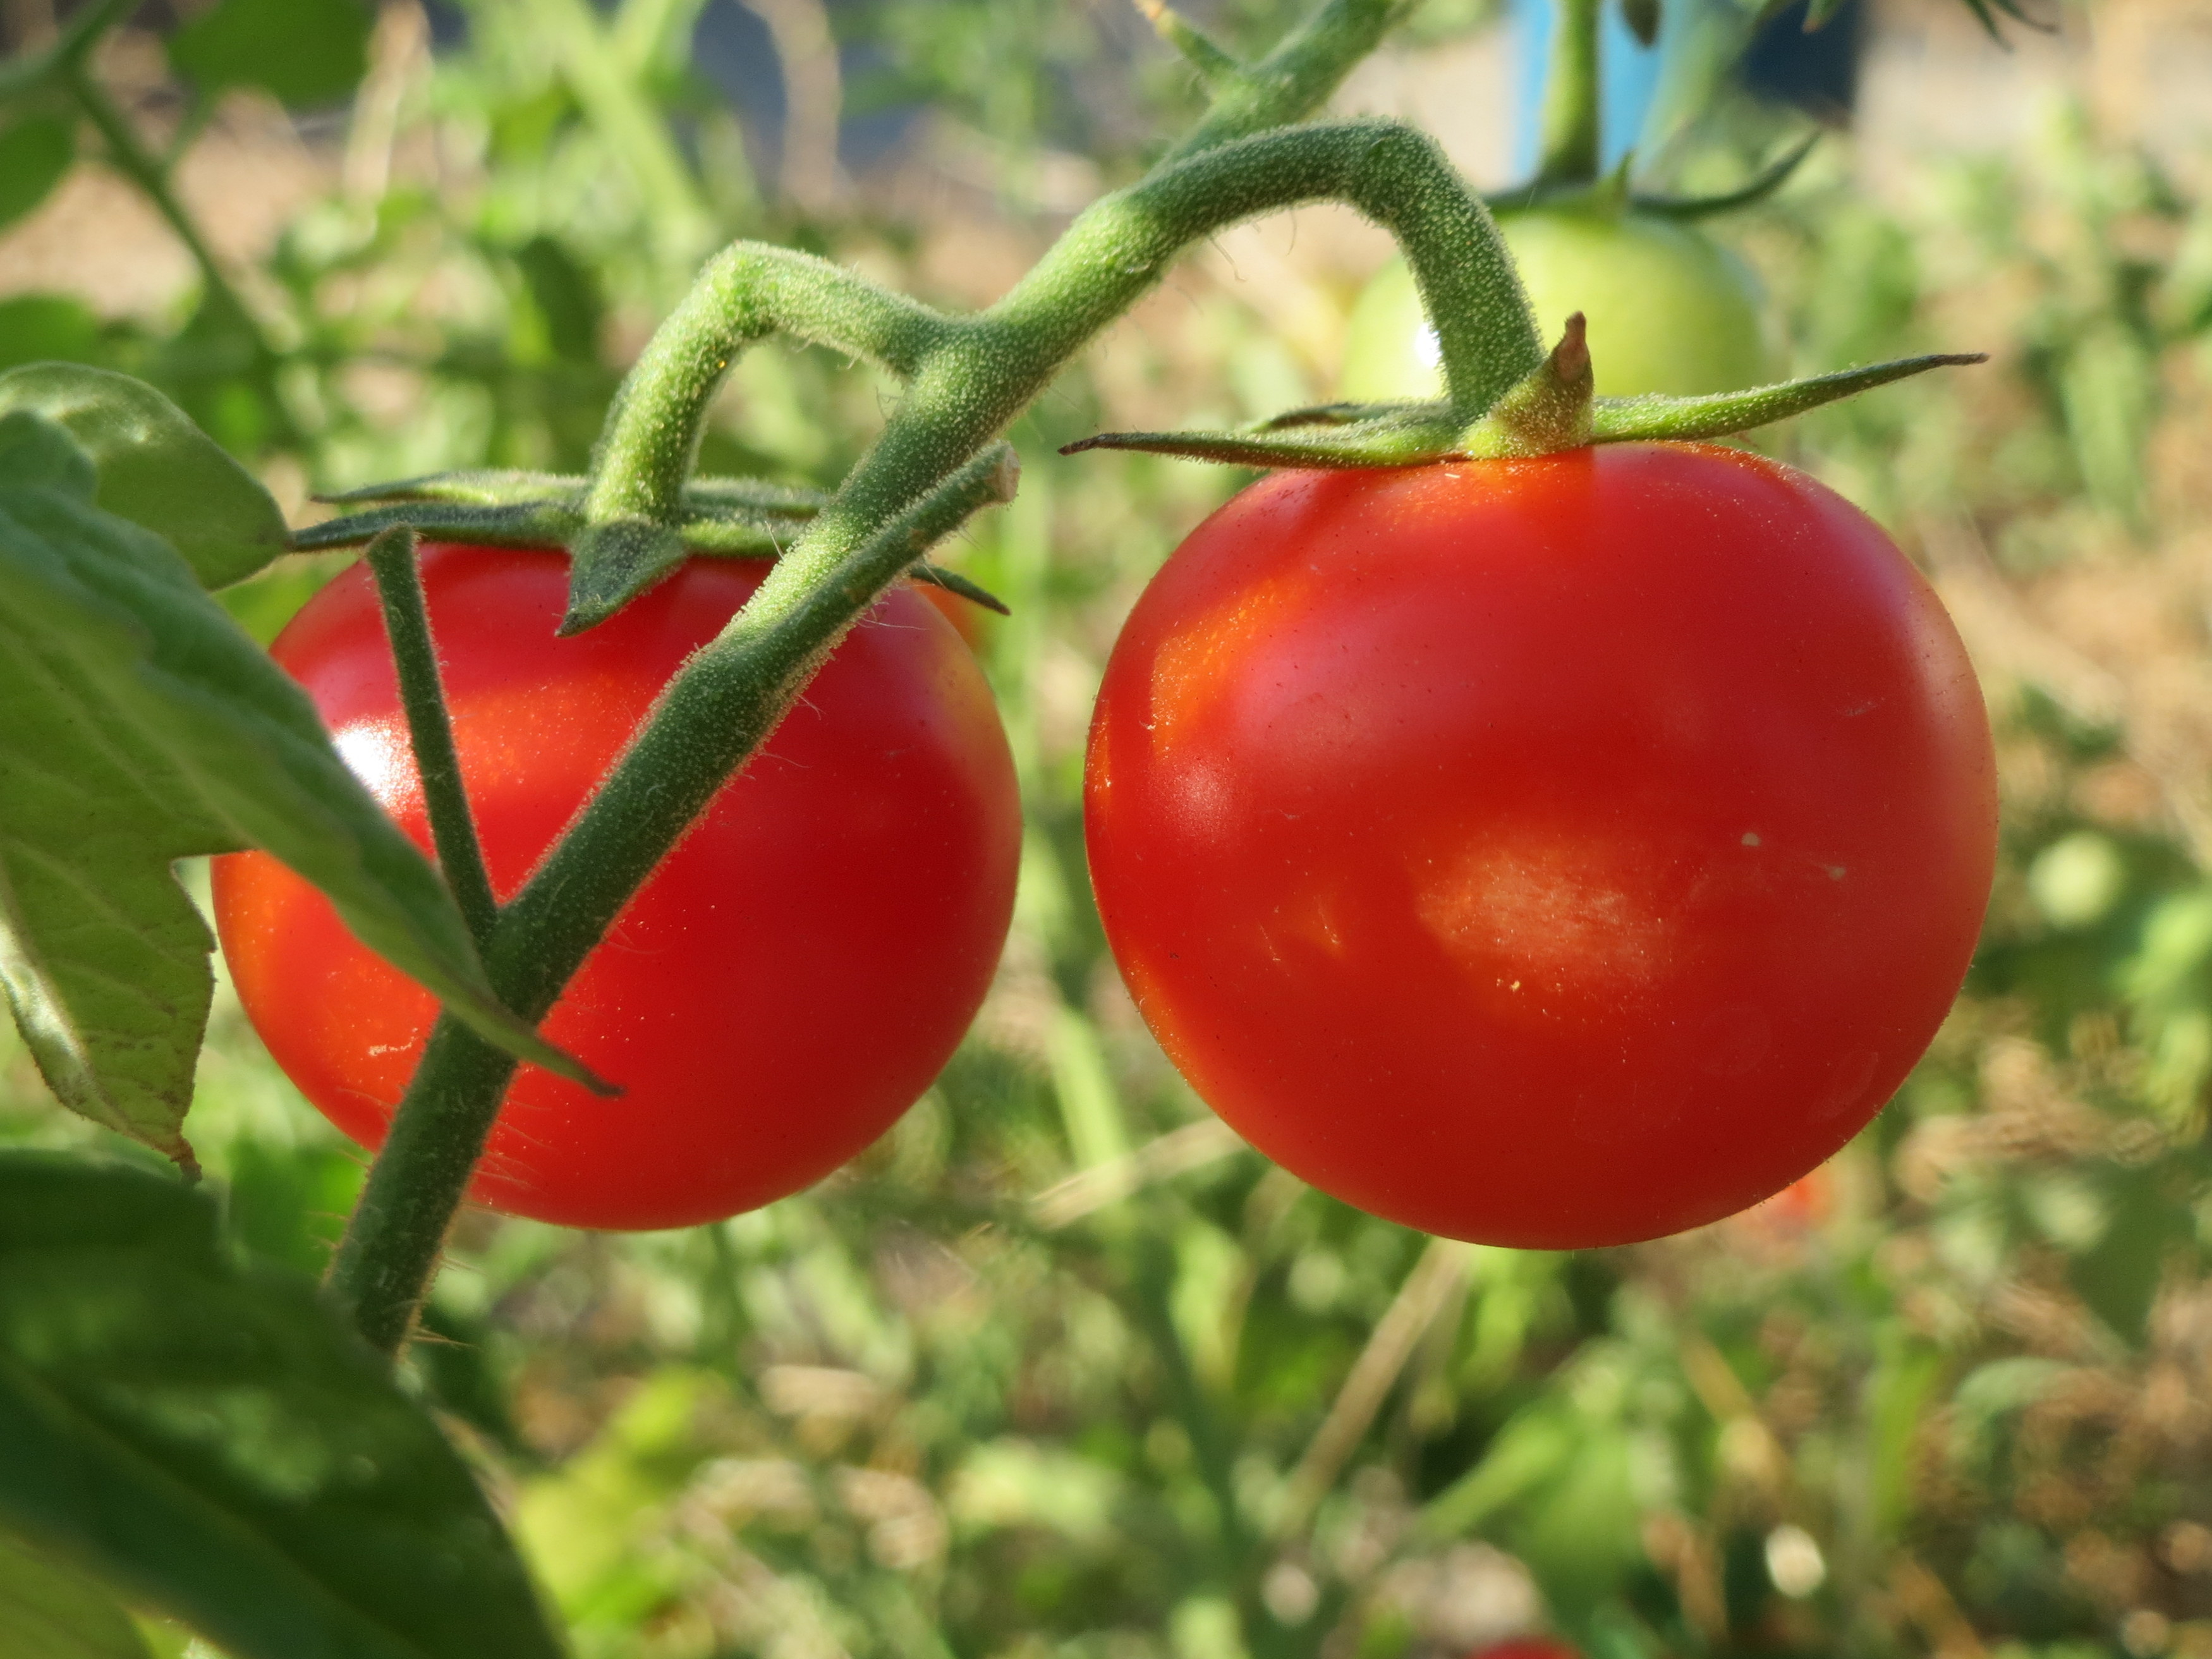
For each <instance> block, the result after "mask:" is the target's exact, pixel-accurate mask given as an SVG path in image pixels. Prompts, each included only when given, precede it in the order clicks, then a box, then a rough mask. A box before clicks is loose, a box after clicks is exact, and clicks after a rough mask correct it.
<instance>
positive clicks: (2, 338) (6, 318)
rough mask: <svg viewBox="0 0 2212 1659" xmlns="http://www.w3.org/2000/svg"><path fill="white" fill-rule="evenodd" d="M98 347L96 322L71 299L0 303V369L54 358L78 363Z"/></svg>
mask: <svg viewBox="0 0 2212 1659" xmlns="http://www.w3.org/2000/svg"><path fill="white" fill-rule="evenodd" d="M99 351H100V319H99V318H97V317H95V316H94V315H93V314H92V313H91V312H89V311H88V310H87V309H86V308H85V307H83V306H82V305H81V304H79V303H78V302H77V301H75V300H71V299H66V298H64V297H63V296H62V295H55V294H21V295H16V296H15V298H14V299H12V300H0V369H5V368H15V366H16V365H17V364H18V363H35V362H46V361H47V360H49V359H52V358H56V357H66V358H68V359H70V361H72V362H84V361H86V360H88V359H89V358H91V357H93V356H97V355H98V353H99Z"/></svg>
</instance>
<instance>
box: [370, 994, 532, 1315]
mask: <svg viewBox="0 0 2212 1659" xmlns="http://www.w3.org/2000/svg"><path fill="white" fill-rule="evenodd" d="M517 1063H518V1062H517V1061H516V1060H515V1058H514V1056H513V1055H512V1054H507V1052H505V1051H504V1050H503V1049H499V1048H493V1047H492V1046H491V1045H490V1044H489V1043H488V1042H484V1041H483V1039H482V1038H481V1037H478V1036H476V1035H475V1034H474V1033H472V1032H471V1031H470V1030H468V1028H467V1027H465V1026H464V1025H462V1024H460V1023H459V1021H457V1020H455V1019H454V1018H453V1017H452V1016H451V1015H449V1014H441V1015H439V1016H438V1023H437V1024H436V1025H435V1026H434V1027H433V1028H432V1030H431V1032H430V1041H429V1043H428V1047H426V1048H424V1049H423V1051H422V1064H421V1065H420V1066H416V1070H415V1077H414V1080H413V1081H412V1082H411V1083H410V1084H409V1085H408V1086H407V1095H406V1097H405V1098H404V1100H402V1101H401V1102H400V1109H399V1111H398V1113H397V1114H396V1115H394V1116H393V1118H392V1129H391V1133H389V1134H387V1135H386V1137H385V1141H384V1146H383V1148H382V1150H381V1151H380V1152H378V1153H377V1157H376V1162H375V1163H374V1164H371V1165H369V1170H368V1185H367V1186H366V1187H364V1188H362V1194H361V1201H360V1203H358V1204H357V1205H356V1206H354V1212H353V1218H352V1219H351V1220H350V1221H349V1222H348V1223H347V1224H346V1231H345V1237H343V1238H342V1239H340V1240H339V1241H338V1248H337V1255H334V1256H333V1257H332V1258H331V1271H330V1279H329V1281H328V1284H329V1289H330V1291H331V1295H332V1296H333V1297H335V1298H336V1299H337V1302H338V1303H339V1304H340V1305H341V1306H343V1307H344V1308H346V1309H348V1310H349V1311H350V1312H351V1313H352V1315H353V1320H354V1325H355V1328H356V1329H357V1330H359V1331H360V1332H361V1334H362V1336H363V1337H365V1338H367V1339H368V1342H369V1344H370V1345H371V1346H373V1347H374V1348H376V1349H377V1350H378V1351H379V1352H382V1353H387V1354H396V1353H398V1352H399V1350H400V1349H401V1348H402V1347H404V1346H406V1342H407V1339H408V1336H409V1335H410V1334H411V1333H412V1331H413V1330H414V1328H415V1312H416V1309H417V1308H419V1307H420V1306H421V1305H422V1296H423V1292H424V1291H427V1290H428V1288H429V1284H430V1276H431V1275H432V1274H433V1273H435V1272H436V1271H437V1265H438V1256H439V1254H440V1253H441V1251H442V1250H443V1249H445V1247H446V1233H447V1230H448V1229H449V1228H451V1227H452V1225H453V1216H454V1214H455V1212H457V1211H459V1208H460V1207H461V1199H462V1197H463V1196H464V1195H465V1194H466V1193H467V1191H468V1188H469V1176H471V1174H472V1173H473V1172H474V1171H475V1169H476V1166H477V1158H480V1157H482V1156H483V1149H484V1142H485V1140H486V1139H489V1136H490V1134H491V1126H492V1121H493V1120H494V1119H495V1118H496V1117H497V1116H498V1115H499V1104H500V1102H501V1100H503V1099H504V1098H505V1097H506V1095H507V1080H508V1079H510V1078H512V1077H513V1075H514V1068H515V1066H516V1065H517ZM410 1108H412V1109H411V1110H410Z"/></svg>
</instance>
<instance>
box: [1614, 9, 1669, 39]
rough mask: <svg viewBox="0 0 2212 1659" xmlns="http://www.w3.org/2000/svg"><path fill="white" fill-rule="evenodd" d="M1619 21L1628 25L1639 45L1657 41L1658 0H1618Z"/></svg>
mask: <svg viewBox="0 0 2212 1659" xmlns="http://www.w3.org/2000/svg"><path fill="white" fill-rule="evenodd" d="M1620 21H1622V22H1624V23H1626V24H1627V25H1628V32H1629V33H1631V34H1632V35H1634V36H1635V37H1636V40H1637V44H1638V45H1639V46H1656V45H1657V44H1658V41H1659V23H1660V17H1659V0H1620Z"/></svg>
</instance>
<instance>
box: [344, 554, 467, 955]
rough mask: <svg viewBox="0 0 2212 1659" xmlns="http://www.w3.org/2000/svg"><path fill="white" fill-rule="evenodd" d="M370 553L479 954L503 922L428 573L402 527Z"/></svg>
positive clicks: (453, 883) (436, 818)
mask: <svg viewBox="0 0 2212 1659" xmlns="http://www.w3.org/2000/svg"><path fill="white" fill-rule="evenodd" d="M367 557H368V568H369V570H370V572H371V574H374V576H375V578H376V593H377V598H378V599H380V600H381V601H382V602H383V605H384V632H385V635H386V638H388V639H389V640H390V641H392V665H393V667H394V668H396V669H397V670H398V676H399V702H400V706H401V707H402V708H404V709H405V710H406V711H407V735H408V738H409V741H410V743H411V744H413V745H414V749H415V769H416V772H417V773H418V774H420V775H421V777H422V804H423V805H424V807H425V808H427V809H428V813H429V817H430V839H431V842H433V843H434V844H435V846H436V848H437V849H438V867H439V869H440V870H441V871H442V872H444V873H445V877H446V885H447V887H449V888H451V889H452V890H453V902H455V903H456V904H458V905H459V906H460V909H461V919H462V920H463V921H465V922H467V923H468V925H469V934H470V936H471V938H472V939H475V940H476V942H477V950H479V951H481V950H483V948H484V946H485V945H488V944H489V943H490V940H491V934H492V929H493V928H494V927H495V926H496V925H497V924H498V921H499V901H498V900H497V899H496V898H495V897H494V896H492V890H491V877H490V876H489V874H488V873H487V872H485V870H484V860H483V848H482V847H481V846H479V845H478V844H477V826H476V819H475V817H473V816H472V815H471V812H470V811H469V795H468V790H467V788H466V787H465V786H464V785H463V783H462V781H461V757H460V756H459V754H458V753H456V752H455V750H454V748H453V721H452V720H450V719H449V718H448V717H447V713H446V693H445V688H444V686H443V684H441V681H440V679H439V675H438V651H437V647H436V645H435V643H434V642H433V641H432V640H431V637H430V613H429V610H428V606H427V605H426V604H425V603H424V600H423V598H422V571H421V570H420V569H419V568H417V566H416V562H415V532H413V531H412V530H410V529H409V528H407V527H406V526H397V527H395V528H393V529H391V530H386V531H384V532H381V533H380V534H379V535H378V536H377V537H376V538H375V539H374V540H373V541H371V542H370V543H369V544H368V555H367Z"/></svg>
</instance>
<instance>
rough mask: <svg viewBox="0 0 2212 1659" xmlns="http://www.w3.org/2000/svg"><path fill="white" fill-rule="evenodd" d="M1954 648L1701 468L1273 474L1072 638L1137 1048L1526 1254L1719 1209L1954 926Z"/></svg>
mask: <svg viewBox="0 0 2212 1659" xmlns="http://www.w3.org/2000/svg"><path fill="white" fill-rule="evenodd" d="M1085 829H1086V836H1087V841H1088V845H1089V850H1090V858H1091V879H1092V883H1093V885H1094V887H1095V889H1096V890H1097V897H1098V904H1099V909H1100V913H1101V915H1102V917H1103V921H1104V922H1105V927H1106V933H1107V937H1108V939H1109V942H1110V943H1111V945H1113V948H1114V952H1115V957H1116V958H1117V960H1118V961H1119V963H1120V964H1121V971H1122V974H1123V975H1124V977H1125V978H1126V979H1127V981H1128V984H1129V987H1130V989H1131V991H1132V993H1133V994H1134V996H1135V999H1136V1002H1137V1005H1138V1006H1139V1008H1140V1009H1141V1010H1142V1011H1143V1012H1144V1015H1145V1018H1146V1021H1147V1023H1148V1024H1150V1025H1151V1027H1152V1031H1153V1033H1154V1035H1155V1036H1158V1039H1159V1040H1160V1042H1161V1044H1162V1045H1163V1047H1164V1048H1165V1049H1166V1050H1167V1052H1168V1054H1169V1056H1170V1058H1171V1059H1172V1060H1174V1061H1175V1062H1176V1065H1177V1066H1178V1067H1179V1068H1181V1070H1182V1073H1183V1074H1184V1076H1185V1077H1187V1078H1188V1079H1189V1080H1190V1082H1191V1083H1192V1085H1194V1087H1195V1088H1196V1090H1197V1091H1198V1092H1199V1094H1200V1096H1201V1097H1204V1098H1205V1099H1206V1101H1207V1103H1209V1104H1211V1105H1212V1107H1213V1109H1215V1110H1216V1111H1217V1112H1218V1113H1219V1114H1220V1115H1222V1116H1223V1117H1224V1118H1225V1119H1226V1120H1227V1121H1229V1122H1230V1124H1231V1126H1232V1127H1235V1128H1236V1129H1237V1131H1238V1132H1239V1133H1242V1134H1243V1135H1244V1136H1245V1137H1246V1138H1247V1139H1249V1140H1250V1141H1251V1142H1252V1143H1253V1144H1254V1145H1255V1146H1258V1147H1259V1148H1260V1150H1261V1151H1262V1152H1266V1153H1267V1155H1268V1156H1269V1157H1271V1158H1274V1159H1275V1160H1276V1161H1278V1162H1279V1163H1280V1164H1283V1165H1284V1166H1285V1167H1286V1168H1288V1169H1289V1170H1291V1172H1292V1173H1293V1174H1296V1175H1298V1176H1302V1177H1304V1179H1305V1180H1307V1181H1309V1182H1312V1183H1313V1184H1315V1185H1316V1186H1318V1187H1321V1188H1323V1189H1324V1190H1326V1191H1328V1192H1330V1193H1333V1194H1335V1195H1336V1196H1338V1197H1339V1198H1342V1199H1344V1200H1347V1201H1349V1202H1351V1203H1352V1204H1355V1205H1358V1206H1360V1207H1361V1208H1363V1209H1366V1210H1369V1211H1371V1212H1375V1213H1376V1214H1378V1215H1383V1216H1387V1217H1389V1218H1394V1219H1395V1220H1399V1221H1401V1222H1405V1223H1407V1224H1408V1225H1413V1226H1416V1227H1419V1228H1424V1229H1425V1230H1427V1231H1431V1232H1435V1233H1441V1234H1445V1235H1448V1236H1450V1237H1459V1238H1468V1239H1475V1240H1480V1241H1483V1242H1486V1243H1499V1244H1511V1245H1522V1246H1532V1247H1542V1248H1552V1249H1565V1248H1577V1247H1582V1246H1590V1245H1600V1244H1610V1243H1626V1242H1629V1241H1632V1240H1636V1239H1642V1238H1649V1237H1656V1236H1657V1235H1660V1234H1663V1233H1669V1232H1674V1231H1680V1230H1682V1229H1685V1228H1688V1227H1693V1226H1697V1225H1701V1224H1703V1223H1705V1222H1708V1221H1711V1220H1714V1219H1716V1218H1718V1217H1721V1216H1723V1215H1726V1214H1729V1213H1730V1212H1734V1211H1736V1210H1740V1209H1741V1208H1743V1207H1744V1206H1747V1205H1749V1204H1751V1203H1753V1202H1755V1201H1756V1200H1759V1199H1761V1198H1764V1197H1765V1196H1766V1195H1767V1194H1770V1193H1772V1192H1775V1191H1777V1190H1778V1189H1779V1188H1783V1187H1784V1186H1786V1185H1787V1184H1788V1183H1789V1182H1791V1181H1793V1180H1794V1179H1796V1177H1797V1176H1801V1175H1802V1174H1804V1173H1805V1172H1806V1171H1807V1170H1810V1169H1811V1168H1813V1166H1814V1165H1815V1164H1819V1163H1820V1161H1821V1160H1822V1159H1823V1158H1826V1157H1827V1156H1828V1155H1829V1154H1830V1153H1831V1152H1833V1151H1835V1149H1836V1148H1837V1147H1838V1146H1841V1145H1842V1144H1843V1143H1844V1141H1845V1140H1847V1139H1850V1136H1851V1135H1852V1134H1853V1133H1855V1132H1856V1131H1857V1129H1858V1128H1859V1127H1861V1126H1863V1124H1864V1123H1865V1122H1866V1121H1868V1120H1869V1118H1870V1117H1872V1116H1873V1115H1874V1113H1875V1111H1876V1110H1877V1109H1879V1108H1880V1107H1881V1104H1882V1103H1883V1102H1884V1101H1886V1100H1887V1098H1888V1097H1889V1096H1890V1094H1891V1093H1892V1092H1893V1091H1894V1090H1895V1089H1896V1087H1897V1085H1899V1082H1900V1081H1901V1080H1902V1079H1904V1077H1905V1073H1906V1072H1907V1071H1908V1070H1910V1069H1911V1066H1912V1064H1913V1063H1914V1061H1915V1060H1917V1059H1918V1057H1919V1055H1920V1054H1921V1052H1922V1050H1923V1048H1925V1047H1926V1045H1927V1043H1928V1042H1929V1038H1930V1037H1931V1036H1933V1035H1934V1033H1935V1030H1936V1026H1937V1024H1939V1023H1940V1022H1941V1021H1942V1018H1943V1016H1944V1013H1945V1012H1946V1011H1947V1010H1948V1007H1949V1006H1950V1002H1951V1000H1952V998H1953V996H1954V994H1955V993H1956V991H1957V989H1958V987H1959V983H1960V979H1961V978H1962V976H1963V975H1964V974H1965V971H1966V963H1967V960H1968V957H1970V955H1971V954H1972V950H1973V945H1974V941H1975V937H1976V934H1977V933H1978V929H1979V926H1980V923H1981V920H1982V915H1983V910H1984V906H1985V904H1986V902H1987V898H1988V894H1989V887H1990V873H1991V871H1992V867H1993V864H1994V860H1995V854H1996V774H1995V766H1994V762H1993V758H1992V754H1991V747H1990V732H1989V725H1988V720H1987V716H1986V714H1985V713H1984V709H1983V706H1982V702H1981V699H1980V696H1979V692H1978V688H1977V686H1976V684H1975V681H1974V677H1973V673H1972V668H1971V666H1970V665H1968V663H1967V660H1966V653H1965V652H1964V650H1963V648H1962V647H1960V643H1959V640H1958V636H1957V635H1956V633H1955V632H1954V630H1953V629H1952V627H1951V625H1950V622H1949V619H1948V617H1946V616H1945V615H1944V614H1943V611H1942V607H1941V605H1939V604H1938V603H1937V601H1936V597H1935V595H1934V593H1933V592H1932V591H1931V590H1930V589H1929V587H1928V586H1927V584H1926V583H1925V582H1924V581H1923V580H1922V579H1921V578H1920V576H1919V575H1918V574H1917V572H1915V571H1914V570H1913V569H1912V568H1911V565H1910V564H1908V563H1907V562H1905V559H1904V558H1903V556H1901V555H1899V552H1898V551H1897V550H1896V548H1895V547H1894V546H1893V544H1891V543H1890V541H1889V540H1888V538H1887V537H1886V536H1884V535H1883V534H1882V533H1881V531H1880V530H1879V529H1878V528H1877V527H1876V526H1875V525H1874V524H1873V523H1872V522H1871V521H1870V520H1868V519H1867V518H1866V517H1865V516H1864V515H1863V514H1862V513H1859V512H1858V511H1857V509H1856V508H1855V507H1851V506H1850V504H1849V503H1848V502H1846V501H1844V500H1842V498H1840V497H1839V496H1837V495H1834V494H1833V493H1832V492H1831V491H1829V490H1828V489H1826V488H1824V487H1823V486H1821V485H1820V484H1819V483H1815V482H1814V480H1812V479H1810V478H1808V477H1804V476H1803V475H1802V474H1800V473H1797V472H1796V471H1791V470H1790V469H1789V468H1787V467H1784V466H1782V465H1778V464H1776V463H1772V462H1770V461H1766V460H1764V459H1759V458H1758V457H1755V456H1753V455H1749V454H1746V453H1740V452H1737V451H1733V450H1727V449H1721V448H1717V447H1698V446H1686V445H1622V446H1608V447H1601V448H1595V449H1584V450H1579V451H1576V452H1572V453H1567V454H1562V455H1555V456H1550V457H1547V458H1545V459H1540V460H1528V461H1513V462H1488V463H1478V464H1474V465H1451V466H1434V467H1420V468H1409V469H1404V470H1399V471H1371V472H1338V473H1320V472H1298V473H1291V472H1284V473H1277V474H1275V475H1273V476H1272V477H1268V478H1266V479H1264V480H1262V481H1261V483H1257V484H1255V485H1254V486H1253V487H1252V488H1250V489H1247V490H1246V491H1244V492H1243V494H1242V495H1238V496H1237V497H1236V498H1235V499H1234V500H1233V501H1231V502H1229V504H1228V505H1227V506H1225V507H1223V508H1222V509H1221V510H1220V511H1219V512H1218V513H1215V514H1214V516H1213V517H1212V518H1211V519H1209V520H1207V521H1206V523H1205V524H1203V525H1201V526H1200V527H1199V528H1198V529H1197V530H1196V531H1195V532H1193V534H1192V535H1191V537H1190V538H1189V539H1188V540H1187V541H1186V542H1184V544H1182V547H1181V548H1179V549H1178V550H1176V553H1175V554H1174V555H1173V556H1171V557H1170V559H1169V561H1168V562H1167V563H1166V564H1165V566H1164V567H1163V568H1162V569H1161V571H1160V573H1159V574H1158V576H1157V577H1156V578H1155V579H1154V580H1153V581H1152V585H1151V586H1149V587H1148V588H1146V591H1145V593H1144V595H1143V597H1142V598H1141V599H1139V601H1138V604H1137V606H1136V608H1135V610H1134V611H1133V613H1132V615H1131V617H1130V618H1129V621H1128V623H1127V626H1126V627H1125V628H1124V629H1123V630H1122V633H1121V638H1120V640H1119V641H1118V642H1117V643H1116V645H1115V649H1114V652H1113V655H1112V657H1111V659H1110V660H1109V663H1108V665H1107V669H1106V673H1105V678H1104V682H1103V686H1102V688H1101V690H1100V694H1099V698H1098V703H1097V712H1096V714H1095V716H1094V720H1093V724H1092V726H1091V745H1090V751H1089V757H1088V763H1087V772H1086V779H1085Z"/></svg>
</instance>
